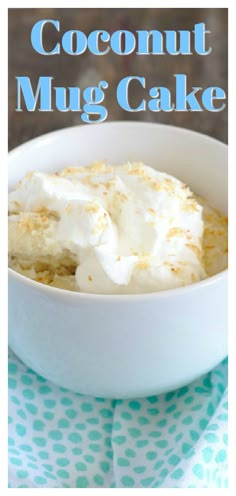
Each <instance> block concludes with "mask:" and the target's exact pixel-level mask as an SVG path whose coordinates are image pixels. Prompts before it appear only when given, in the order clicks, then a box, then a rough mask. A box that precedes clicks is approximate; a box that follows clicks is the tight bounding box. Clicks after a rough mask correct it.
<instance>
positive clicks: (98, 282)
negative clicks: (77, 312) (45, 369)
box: [9, 163, 207, 294]
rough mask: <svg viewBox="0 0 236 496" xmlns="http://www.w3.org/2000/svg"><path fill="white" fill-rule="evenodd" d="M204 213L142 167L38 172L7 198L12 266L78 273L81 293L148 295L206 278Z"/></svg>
mask: <svg viewBox="0 0 236 496" xmlns="http://www.w3.org/2000/svg"><path fill="white" fill-rule="evenodd" d="M202 210H203V209H202V206H201V205H200V204H199V203H198V202H197V201H196V200H195V199H194V197H193V194H192V193H191V191H190V190H189V188H188V187H187V186H186V185H185V184H183V183H182V182H181V181H179V180H178V179H176V178H174V177H173V176H170V175H168V174H165V173H162V172H158V171H156V170H154V169H153V168H151V167H149V166H147V165H144V164H142V163H127V164H125V165H121V166H109V165H105V164H104V163H97V164H93V165H92V166H88V167H75V168H67V169H65V170H64V171H62V172H60V173H56V174H45V173H41V172H32V173H30V174H27V175H26V176H25V177H24V178H23V180H22V181H21V182H20V183H19V184H18V186H17V188H16V189H15V190H14V191H12V192H11V193H10V194H9V253H10V257H11V260H13V261H17V263H18V262H20V261H22V260H23V261H24V263H27V262H28V264H29V265H30V264H35V263H40V264H41V265H42V264H47V266H48V267H49V266H50V267H52V266H53V267H54V268H55V270H56V268H58V267H60V266H62V265H65V266H68V267H69V266H70V265H72V266H73V267H74V270H75V289H76V290H77V291H82V292H86V293H102V294H122V293H145V292H153V291H160V290H164V289H171V288H176V287H180V286H185V285H187V284H191V283H193V282H196V281H199V280H201V279H203V278H205V277H206V276H207V275H206V272H205V269H204V264H203V249H202V243H203V230H204V223H203V215H202Z"/></svg>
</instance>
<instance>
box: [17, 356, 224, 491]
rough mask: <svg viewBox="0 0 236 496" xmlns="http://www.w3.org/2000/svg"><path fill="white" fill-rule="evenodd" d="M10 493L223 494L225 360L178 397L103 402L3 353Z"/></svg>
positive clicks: (163, 396) (103, 400)
mask: <svg viewBox="0 0 236 496" xmlns="http://www.w3.org/2000/svg"><path fill="white" fill-rule="evenodd" d="M9 487H13V488H21V487H22V488H23V487H42V488H43V487H50V488H51V487H53V488H54V487H56V488H62V487H70V488H74V487H80V488H82V487H84V488H85V487H105V488H108V487H114V488H116V487H121V488H122V487H123V488H124V487H125V488H129V487H131V488H132V487H135V488H147V487H152V488H154V487H164V488H187V487H193V488H203V487H207V488H219V487H222V488H223V487H227V360H224V361H223V362H222V363H221V364H220V365H218V366H217V367H216V368H215V369H214V370H213V371H212V372H210V373H209V374H207V375H205V376H203V377H202V378H201V379H199V380H197V381H195V382H193V383H192V384H190V385H188V386H185V387H183V388H181V389H179V390H177V391H173V392H170V393H167V394H162V395H159V396H151V397H148V398H145V399H134V400H107V399H103V398H93V397H90V396H83V395H80V394H75V393H72V392H70V391H68V390H66V389H64V388H59V387H57V386H55V385H54V384H52V383H50V382H48V381H46V380H45V379H43V378H42V377H40V376H38V375H37V374H35V372H33V371H32V370H31V369H29V368H27V367H26V366H25V365H24V364H23V363H22V362H21V361H20V360H19V359H18V358H17V357H16V356H15V355H14V354H13V353H12V352H11V351H10V354H9Z"/></svg>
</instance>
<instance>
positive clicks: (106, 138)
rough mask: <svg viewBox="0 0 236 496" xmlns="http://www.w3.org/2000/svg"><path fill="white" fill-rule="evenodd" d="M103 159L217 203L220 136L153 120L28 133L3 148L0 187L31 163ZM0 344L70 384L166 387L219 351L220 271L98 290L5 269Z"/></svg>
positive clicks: (52, 167) (223, 292)
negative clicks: (176, 281) (141, 168)
mask: <svg viewBox="0 0 236 496" xmlns="http://www.w3.org/2000/svg"><path fill="white" fill-rule="evenodd" d="M103 159H107V160H108V161H109V162H110V163H112V164H119V163H123V162H126V161H127V160H130V161H134V160H136V161H144V162H145V163H146V164H149V165H151V166H152V167H156V168H157V169H159V170H162V171H165V172H168V173H170V174H173V175H175V176H176V177H178V178H179V179H181V180H183V181H184V182H185V183H187V184H188V185H189V186H190V187H191V188H192V190H193V191H195V192H196V193H198V194H200V195H202V196H204V197H205V198H207V199H208V201H209V203H210V204H211V205H212V206H214V207H217V208H219V209H220V210H221V211H222V212H224V213H227V146H226V145H224V144H223V143H220V142H219V141H216V140H214V139H212V138H209V137H208V136H205V135H202V134H199V133H195V132H192V131H188V130H186V129H182V128H177V127H172V126H166V125H159V124H146V123H138V122H111V123H106V124H98V125H95V124H94V125H85V126H78V127H72V128H66V129H62V130H60V131H56V132H53V133H50V134H47V135H44V136H41V137H39V138H37V139H34V140H32V141H29V142H28V143H26V144H24V145H22V146H19V147H18V148H16V149H15V150H13V151H12V152H11V153H10V160H9V187H10V189H11V188H12V187H13V186H14V185H15V184H16V182H17V181H18V180H19V179H21V178H22V176H24V174H25V173H26V172H28V171H31V170H36V169H40V170H42V171H56V170H59V169H62V168H64V167H66V166H75V165H78V164H80V165H88V164H90V163H91V162H92V161H94V160H103ZM9 345H10V347H11V348H12V350H13V351H14V352H15V353H16V354H17V355H18V356H19V357H20V358H21V359H22V360H23V361H24V362H25V363H26V364H27V365H28V366H29V367H31V368H32V369H34V370H35V371H36V372H38V373H39V374H41V375H42V376H44V377H46V378H47V379H50V380H51V381H53V382H55V383H56V384H58V385H60V386H63V387H66V388H69V389H72V390H74V391H77V392H80V393H85V394H89V395H95V396H102V397H112V398H131V397H138V396H139V397H141V396H148V395H152V394H156V393H161V392H165V391H169V390H172V389H175V388H177V387H180V386H182V385H184V384H186V383H189V382H191V381H192V380H194V379H196V378H197V377H198V376H200V375H201V374H203V373H205V372H207V371H209V370H210V369H211V368H212V367H214V366H215V365H216V364H217V363H218V362H220V361H221V360H222V359H223V358H224V357H225V356H226V355H227V271H224V272H221V273H220V274H218V275H216V276H213V277H210V278H209V279H207V280H205V281H201V282H198V283H195V284H193V285H191V286H186V287H185V288H179V289H174V290H168V291H163V292H159V293H150V294H145V295H120V296H118V295H109V296H104V295H91V294H81V293H73V292H69V291H64V290H61V289H55V288H52V287H48V286H44V285H42V284H40V283H37V282H34V281H31V280H30V279H27V278H26V277H24V276H22V275H19V274H17V273H16V272H14V271H13V270H11V269H9Z"/></svg>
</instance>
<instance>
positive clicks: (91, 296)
mask: <svg viewBox="0 0 236 496" xmlns="http://www.w3.org/2000/svg"><path fill="white" fill-rule="evenodd" d="M95 125H96V126H99V127H105V126H120V127H123V126H124V125H125V126H127V127H129V126H130V125H132V126H134V127H135V126H139V127H152V128H153V127H159V128H160V127H162V128H169V129H171V130H172V131H175V132H177V133H179V132H181V133H186V134H191V135H196V136H197V137H199V138H201V139H203V140H205V141H212V142H214V143H215V144H216V143H217V145H218V146H219V145H220V146H222V148H224V149H225V150H228V145H227V144H226V143H224V142H222V141H220V140H217V139H216V138H213V137H212V136H209V135H207V134H204V133H200V132H198V131H194V130H191V129H188V128H185V127H181V126H175V125H170V124H163V123H156V122H142V121H132V120H125V121H123V120H119V121H115V120H114V121H108V122H103V123H98V124H95ZM81 128H83V129H85V128H87V129H89V127H88V125H87V124H78V125H74V126H67V127H63V128H60V129H56V130H54V131H50V132H48V133H44V134H41V135H39V136H37V137H35V138H32V139H30V140H28V141H26V142H25V143H22V144H21V145H18V146H16V147H15V148H13V149H12V150H10V151H9V152H8V157H9V158H8V160H9V159H14V156H15V155H16V156H17V155H18V153H21V152H24V149H27V148H30V147H34V146H35V145H37V144H39V143H40V142H42V141H43V140H44V139H47V138H50V137H54V136H55V137H56V135H60V134H64V133H70V132H71V131H74V130H75V129H77V130H78V129H81ZM8 274H9V276H11V277H12V278H13V280H14V279H15V280H16V281H18V282H20V283H22V284H23V285H26V286H29V287H31V288H32V289H33V290H36V291H39V292H40V293H44V294H48V296H55V297H60V296H61V297H63V298H66V299H67V298H69V299H72V300H77V299H79V300H83V301H88V302H89V301H91V300H92V301H101V300H102V301H109V302H110V301H111V302H113V303H115V302H120V301H122V302H131V301H137V302H138V301H140V300H141V301H142V300H144V301H146V300H151V299H155V300H156V299H158V300H159V299H163V298H168V297H172V296H173V297H176V296H184V295H185V294H186V292H189V291H191V292H195V291H197V290H201V289H202V288H203V289H204V288H205V287H209V286H210V287H211V286H212V285H214V284H217V283H220V282H221V281H225V280H226V279H227V275H228V268H227V269H225V270H223V271H221V272H219V273H217V274H215V275H214V276H210V277H208V278H206V279H203V280H201V281H198V282H195V283H193V284H188V285H186V286H181V287H178V288H174V289H166V290H162V291H154V292H148V293H129V294H101V293H99V294H97V293H85V292H79V291H71V290H68V289H62V288H57V287H54V286H49V285H46V284H43V283H40V282H38V281H34V280H33V279H30V278H29V277H26V276H24V275H23V274H20V273H18V272H16V271H15V270H14V269H12V268H11V267H8Z"/></svg>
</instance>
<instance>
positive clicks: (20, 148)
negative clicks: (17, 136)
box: [8, 120, 228, 159]
mask: <svg viewBox="0 0 236 496" xmlns="http://www.w3.org/2000/svg"><path fill="white" fill-rule="evenodd" d="M130 125H131V126H137V127H152V128H153V127H158V128H163V129H164V128H165V129H166V128H169V129H170V130H172V131H175V132H177V133H186V134H189V135H190V134H191V135H192V136H193V135H195V136H196V137H199V138H200V139H203V140H204V141H212V142H214V143H215V144H217V145H218V146H221V147H222V148H224V149H225V150H228V144H227V143H224V142H223V141H220V140H218V139H216V138H214V137H213V136H209V135H208V134H205V133H200V132H199V131H195V130H193V129H189V128H185V127H183V126H175V125H173V124H164V123H161V122H160V123H159V122H142V121H132V120H120V121H116V120H114V121H108V122H101V123H97V124H96V123H94V124H93V126H96V127H105V126H109V127H110V126H112V127H113V126H120V127H123V126H127V127H129V126H130ZM75 129H77V130H78V129H90V126H89V125H88V124H75V125H74V126H64V127H62V128H59V129H55V130H54V131H49V132H48V133H43V134H40V135H39V136H36V137H35V138H32V139H30V140H28V141H25V142H24V143H22V144H21V145H17V146H16V147H14V148H12V149H11V150H10V151H9V152H8V157H9V159H11V158H12V157H13V158H14V155H15V154H16V155H17V154H18V153H19V152H22V151H24V148H30V147H31V146H35V145H37V144H38V143H40V142H41V141H43V140H44V139H47V138H50V137H54V136H56V135H59V134H64V133H70V132H72V131H74V130H75Z"/></svg>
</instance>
